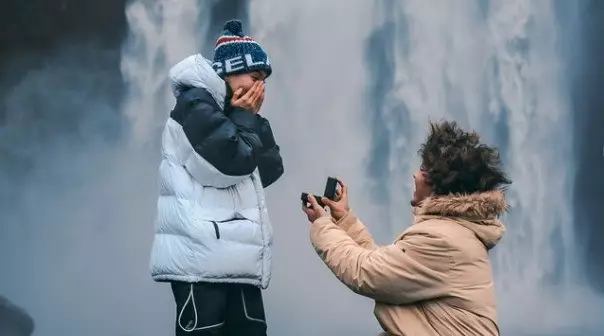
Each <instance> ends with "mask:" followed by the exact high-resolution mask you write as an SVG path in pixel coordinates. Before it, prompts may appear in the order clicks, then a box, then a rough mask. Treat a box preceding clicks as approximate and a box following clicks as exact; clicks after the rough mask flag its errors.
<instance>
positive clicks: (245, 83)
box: [225, 71, 266, 93]
mask: <svg viewBox="0 0 604 336" xmlns="http://www.w3.org/2000/svg"><path fill="white" fill-rule="evenodd" d="M265 79H266V74H265V73H264V71H254V72H249V73H244V74H238V75H232V76H228V77H226V78H225V81H226V82H227V83H229V86H230V87H231V90H233V92H236V91H237V90H239V89H243V92H242V93H246V92H247V91H248V90H249V89H251V88H252V85H254V83H256V82H257V81H263V80H265Z"/></svg>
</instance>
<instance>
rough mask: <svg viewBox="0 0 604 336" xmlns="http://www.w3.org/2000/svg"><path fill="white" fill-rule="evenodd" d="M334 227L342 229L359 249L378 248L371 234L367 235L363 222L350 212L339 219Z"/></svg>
mask: <svg viewBox="0 0 604 336" xmlns="http://www.w3.org/2000/svg"><path fill="white" fill-rule="evenodd" d="M336 225H337V226H338V227H340V228H342V229H343V230H344V231H345V232H346V234H348V236H350V238H352V240H354V242H355V243H357V244H358V245H359V246H360V247H362V248H365V249H368V250H373V249H375V248H377V247H378V246H377V245H376V244H375V241H374V240H373V236H371V233H369V231H368V230H367V228H366V227H365V225H364V224H363V222H361V220H359V218H358V217H357V216H356V215H355V214H354V213H353V212H352V211H349V212H348V213H347V214H346V215H345V216H344V217H342V218H340V219H339V220H338V221H337V222H336Z"/></svg>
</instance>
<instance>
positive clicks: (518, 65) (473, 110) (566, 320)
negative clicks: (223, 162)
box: [366, 0, 601, 335]
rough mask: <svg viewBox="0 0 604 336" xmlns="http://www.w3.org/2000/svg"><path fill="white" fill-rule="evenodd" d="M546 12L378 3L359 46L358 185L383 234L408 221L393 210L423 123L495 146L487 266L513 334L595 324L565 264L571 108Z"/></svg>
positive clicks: (569, 230)
mask: <svg viewBox="0 0 604 336" xmlns="http://www.w3.org/2000/svg"><path fill="white" fill-rule="evenodd" d="M554 6H555V3H554V1H548V0H543V1H525V0H492V1H463V2H451V1H438V5H435V4H434V3H433V2H430V4H428V3H427V2H426V1H421V0H407V1H393V0H382V1H379V2H377V3H376V6H375V16H376V18H375V19H374V21H375V23H376V27H375V29H374V31H373V33H372V35H371V37H370V38H369V40H368V43H367V47H366V49H367V50H366V54H367V67H368V68H369V69H370V71H371V72H372V73H373V76H371V82H370V87H369V97H368V98H369V99H368V102H369V103H370V105H371V106H373V107H374V108H373V111H374V112H375V113H374V114H371V115H370V117H369V118H368V119H367V120H368V121H370V124H371V130H370V131H371V132H372V135H373V144H374V146H373V148H372V151H371V154H370V155H371V158H372V159H371V161H372V162H373V164H372V165H371V166H370V167H369V176H371V177H372V178H373V179H375V180H374V181H373V189H372V190H373V193H374V194H376V196H377V195H383V196H382V199H381V201H382V203H381V205H382V209H383V212H385V213H386V214H387V217H388V218H389V223H390V224H389V228H391V229H392V230H393V231H395V232H396V231H399V230H400V229H402V228H403V227H404V226H406V225H407V223H408V221H407V222H405V221H403V222H401V221H400V218H409V216H410V209H408V208H405V207H400V206H398V205H399V204H401V203H404V202H405V201H406V200H407V199H408V197H409V196H408V195H410V194H411V189H412V185H411V183H410V176H411V174H412V173H413V171H414V170H415V169H417V167H418V164H419V162H418V160H419V158H418V157H417V156H416V155H414V153H415V151H416V150H417V148H418V146H419V144H420V143H421V142H422V141H423V139H424V136H425V134H426V133H425V130H426V129H427V123H428V121H429V119H428V118H430V119H432V120H435V119H441V118H447V119H454V120H457V121H458V122H459V123H460V124H461V125H462V126H463V127H466V128H469V129H475V130H477V131H478V132H479V133H480V134H482V136H483V140H484V141H487V142H488V143H491V144H494V145H496V146H497V147H499V148H500V150H501V154H502V157H503V160H504V163H505V166H506V168H507V170H508V172H509V173H510V175H511V177H512V180H513V181H514V183H513V184H512V186H511V187H510V189H509V192H508V200H509V203H510V205H511V207H512V211H511V213H510V214H509V215H507V216H505V218H504V221H505V223H506V224H507V233H506V236H505V237H504V239H503V241H502V242H501V243H500V246H498V247H497V248H495V250H494V251H493V253H492V258H493V260H494V266H495V276H496V289H497V292H498V299H499V304H500V320H501V324H502V326H503V328H504V329H503V330H504V332H505V331H506V330H507V331H508V332H510V330H513V334H516V335H517V334H518V333H519V332H526V333H539V334H543V333H545V334H548V335H549V334H551V333H552V332H554V331H558V332H559V331H560V330H563V329H564V330H566V329H568V330H574V329H573V328H575V327H577V326H582V325H586V324H594V323H597V318H596V317H595V316H594V313H593V312H591V309H590V308H585V307H584V306H585V302H586V301H590V302H591V303H590V307H593V306H591V305H598V306H600V307H601V303H599V302H598V301H599V300H598V301H592V300H588V298H590V297H593V294H590V290H589V289H588V288H587V287H585V286H584V285H583V277H582V276H580V275H578V268H576V267H575V264H576V262H577V259H576V258H577V257H576V254H577V253H576V251H577V247H576V246H575V243H574V242H575V240H574V235H573V218H572V188H573V177H574V173H575V171H574V169H575V164H574V162H573V161H574V157H573V155H572V153H571V148H572V140H573V138H572V134H571V133H569V132H568V129H570V125H571V123H572V119H571V116H572V111H571V108H570V90H569V89H570V88H569V87H568V86H566V85H565V82H566V81H568V78H565V77H564V73H565V71H564V67H563V59H562V58H561V54H562V51H561V50H559V49H558V45H559V34H560V31H559V24H558V22H557V17H556V16H555V8H554ZM376 59H377V61H376ZM376 162H377V163H376ZM536 311H539V312H540V313H539V314H540V316H539V318H538V319H535V318H534V315H533V314H534V312H536ZM596 316H597V315H596Z"/></svg>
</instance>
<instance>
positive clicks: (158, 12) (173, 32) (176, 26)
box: [121, 0, 211, 144]
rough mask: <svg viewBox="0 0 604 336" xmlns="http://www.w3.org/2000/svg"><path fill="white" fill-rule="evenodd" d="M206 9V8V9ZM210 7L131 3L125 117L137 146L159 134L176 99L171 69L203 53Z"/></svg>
mask: <svg viewBox="0 0 604 336" xmlns="http://www.w3.org/2000/svg"><path fill="white" fill-rule="evenodd" d="M203 5H205V6H203ZM208 5H211V1H205V3H203V2H198V1H196V0H187V1H181V0H136V1H131V2H130V3H128V5H127V8H126V18H127V20H128V25H129V27H130V35H129V40H128V41H127V42H126V43H125V44H124V49H123V51H122V64H121V68H122V74H123V77H124V81H125V82H126V83H127V84H128V89H129V92H128V99H126V103H125V106H124V113H125V114H126V115H127V116H128V117H129V118H130V119H131V120H132V124H133V126H132V141H133V142H134V143H136V144H141V143H145V142H147V141H148V140H149V139H150V138H152V137H153V136H155V135H156V134H157V129H158V127H160V126H162V125H163V123H164V122H165V118H166V117H167V116H168V113H169V111H170V109H171V107H172V104H173V101H174V99H173V98H172V93H171V92H170V90H168V89H167V88H168V86H167V82H166V78H167V77H166V76H167V73H168V70H169V69H170V67H172V65H174V64H176V63H177V62H178V61H180V60H181V59H183V58H184V57H186V56H188V55H191V54H194V53H196V52H199V50H201V47H200V46H201V45H202V43H203V39H204V38H205V36H206V34H207V28H208V24H207V23H208V22H209V20H208V16H209V10H204V9H207V8H208Z"/></svg>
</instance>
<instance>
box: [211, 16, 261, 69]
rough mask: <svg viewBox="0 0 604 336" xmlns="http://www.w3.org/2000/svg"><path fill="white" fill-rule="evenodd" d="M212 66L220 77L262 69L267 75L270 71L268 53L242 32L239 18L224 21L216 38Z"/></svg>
mask: <svg viewBox="0 0 604 336" xmlns="http://www.w3.org/2000/svg"><path fill="white" fill-rule="evenodd" d="M212 67H213V68H214V70H215V71H216V73H217V74H218V76H220V77H221V78H224V77H227V76H231V75H236V74H242V73H249V72H253V71H264V72H265V73H266V77H268V76H270V74H271V72H272V68H271V62H270V60H269V58H268V55H267V54H266V52H265V51H264V49H262V47H261V46H260V45H259V44H258V43H257V42H256V41H254V40H253V39H252V38H251V37H249V36H246V35H245V34H244V33H243V25H242V24H241V21H239V20H230V21H227V22H226V23H225V25H224V31H223V32H222V35H221V36H220V37H219V38H218V40H216V48H215V49H214V63H213V64H212Z"/></svg>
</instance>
